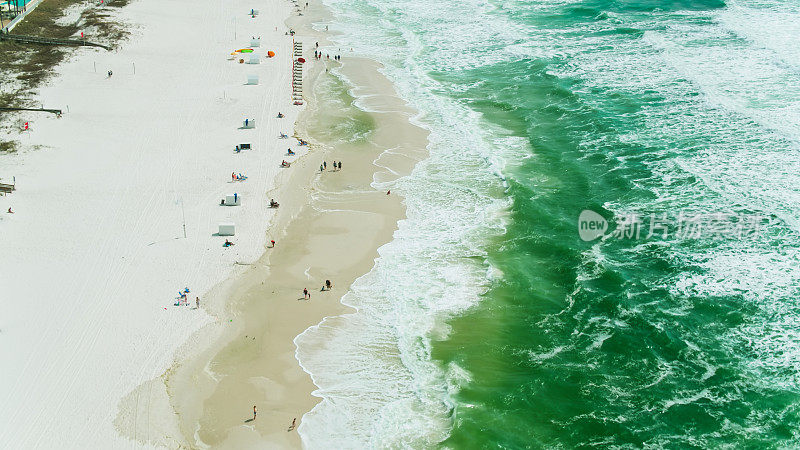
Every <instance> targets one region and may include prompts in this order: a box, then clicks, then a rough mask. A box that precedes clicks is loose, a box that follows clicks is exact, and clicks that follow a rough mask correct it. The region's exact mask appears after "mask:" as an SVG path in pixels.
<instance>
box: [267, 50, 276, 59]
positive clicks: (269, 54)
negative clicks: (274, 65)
mask: <svg viewBox="0 0 800 450" xmlns="http://www.w3.org/2000/svg"><path fill="white" fill-rule="evenodd" d="M267 56H269V57H270V58H272V57H273V56H275V52H273V51H272V50H270V51H268V52H267Z"/></svg>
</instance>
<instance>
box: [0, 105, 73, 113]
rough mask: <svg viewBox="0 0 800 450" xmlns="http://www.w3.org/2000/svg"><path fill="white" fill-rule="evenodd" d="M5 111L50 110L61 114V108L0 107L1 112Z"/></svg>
mask: <svg viewBox="0 0 800 450" xmlns="http://www.w3.org/2000/svg"><path fill="white" fill-rule="evenodd" d="M3 111H42V112H49V113H53V114H55V115H60V114H61V110H60V109H48V108H6V107H5V106H3V107H0V112H3Z"/></svg>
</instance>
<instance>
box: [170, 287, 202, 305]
mask: <svg viewBox="0 0 800 450" xmlns="http://www.w3.org/2000/svg"><path fill="white" fill-rule="evenodd" d="M189 292H191V291H190V290H189V288H188V287H187V288H184V289H183V290H182V291H178V301H177V302H175V306H181V305H187V306H188V305H189V296H188V294H189ZM194 303H195V306H196V307H197V308H198V309H199V308H200V297H195V299H194Z"/></svg>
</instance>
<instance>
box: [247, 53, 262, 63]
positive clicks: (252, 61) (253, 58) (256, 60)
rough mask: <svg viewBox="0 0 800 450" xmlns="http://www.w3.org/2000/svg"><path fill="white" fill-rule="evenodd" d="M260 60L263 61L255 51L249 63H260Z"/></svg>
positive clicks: (251, 54)
mask: <svg viewBox="0 0 800 450" xmlns="http://www.w3.org/2000/svg"><path fill="white" fill-rule="evenodd" d="M260 62H261V57H259V56H258V55H256V54H255V53H250V59H249V60H247V64H259V63H260Z"/></svg>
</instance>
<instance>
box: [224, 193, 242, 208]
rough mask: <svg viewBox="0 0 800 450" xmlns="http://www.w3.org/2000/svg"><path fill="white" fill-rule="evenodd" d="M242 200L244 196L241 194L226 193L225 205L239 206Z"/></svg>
mask: <svg viewBox="0 0 800 450" xmlns="http://www.w3.org/2000/svg"><path fill="white" fill-rule="evenodd" d="M241 201H242V196H241V195H239V194H227V195H225V206H239V204H240V202H241Z"/></svg>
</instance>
